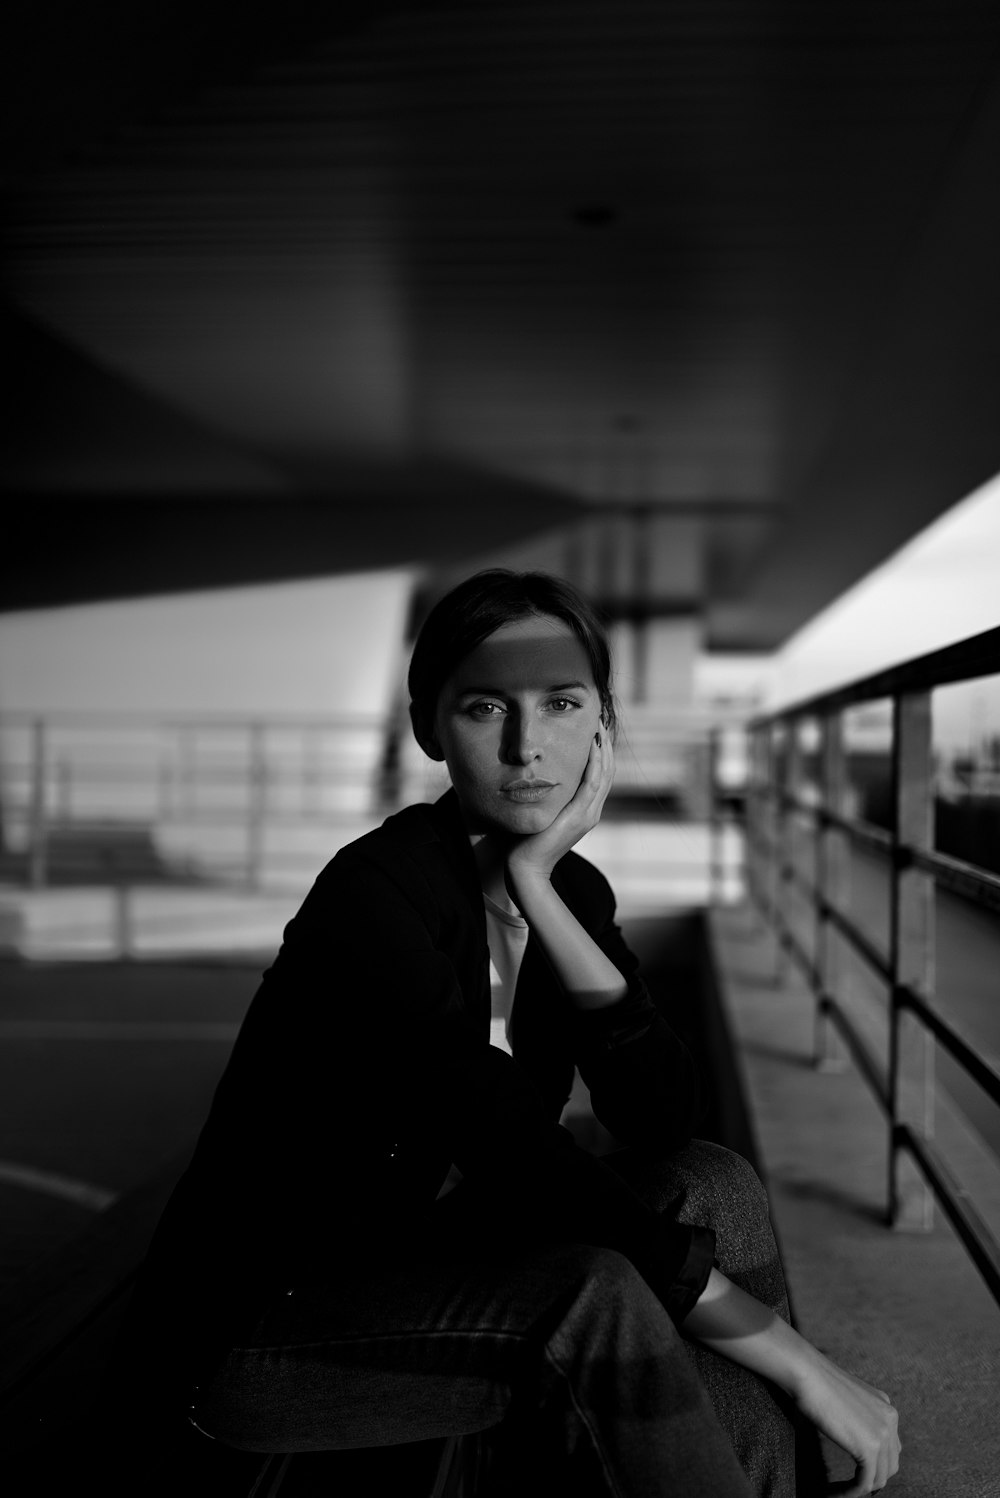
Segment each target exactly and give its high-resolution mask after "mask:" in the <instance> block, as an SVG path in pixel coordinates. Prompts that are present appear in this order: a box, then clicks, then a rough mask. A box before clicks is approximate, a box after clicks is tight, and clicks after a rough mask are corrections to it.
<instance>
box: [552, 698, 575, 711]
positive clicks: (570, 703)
mask: <svg viewBox="0 0 1000 1498" xmlns="http://www.w3.org/2000/svg"><path fill="white" fill-rule="evenodd" d="M579 705H580V704H579V703H578V702H575V701H574V700H573V698H572V697H553V698H552V701H551V702H550V703H549V707H550V708H551V709H552V711H553V712H556V713H565V712H568V711H569V709H570V708H572V707H579Z"/></svg>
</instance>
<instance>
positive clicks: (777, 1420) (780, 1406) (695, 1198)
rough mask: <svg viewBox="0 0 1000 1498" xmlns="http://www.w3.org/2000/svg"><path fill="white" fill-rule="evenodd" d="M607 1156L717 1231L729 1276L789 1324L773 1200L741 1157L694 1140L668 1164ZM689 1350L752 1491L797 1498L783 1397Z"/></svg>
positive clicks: (697, 1349)
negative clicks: (770, 1212) (773, 1224)
mask: <svg viewBox="0 0 1000 1498" xmlns="http://www.w3.org/2000/svg"><path fill="white" fill-rule="evenodd" d="M604 1159H605V1164H607V1165H610V1166H613V1167H614V1169H615V1170H616V1171H617V1172H618V1173H619V1175H621V1176H623V1177H624V1178H625V1179H626V1180H627V1181H628V1182H629V1184H630V1185H631V1186H632V1187H633V1189H634V1190H635V1191H637V1192H638V1193H639V1194H640V1195H641V1196H642V1197H643V1198H644V1200H646V1201H647V1202H648V1203H649V1204H650V1206H652V1207H654V1208H656V1210H658V1211H669V1213H670V1214H671V1216H673V1217H676V1218H677V1219H678V1220H679V1221H681V1222H692V1223H701V1224H702V1225H704V1226H705V1227H710V1228H714V1229H715V1234H716V1262H717V1263H718V1266H719V1268H720V1269H721V1271H722V1273H723V1274H725V1275H726V1276H727V1277H728V1278H729V1279H731V1280H733V1281H734V1283H735V1284H737V1285H739V1286H740V1288H741V1289H743V1290H745V1291H746V1292H747V1294H749V1295H752V1296H754V1298H755V1299H756V1300H759V1301H762V1302H763V1303H764V1304H765V1305H767V1306H770V1307H771V1309H772V1310H774V1311H776V1312H777V1313H778V1315H779V1316H782V1317H784V1319H785V1320H786V1321H787V1320H788V1297H787V1294H786V1290H785V1279H784V1274H783V1271H782V1268H781V1261H780V1258H779V1256H778V1249H777V1245H776V1243H775V1241H774V1234H773V1232H772V1230H771V1223H770V1218H769V1215H768V1203H767V1195H766V1193H765V1191H764V1188H763V1186H762V1185H761V1183H760V1180H759V1179H758V1177H757V1175H756V1174H755V1172H754V1170H753V1169H752V1167H751V1166H750V1165H749V1164H748V1163H747V1161H746V1160H744V1159H743V1157H742V1155H737V1154H734V1153H733V1152H732V1150H727V1149H723V1148H722V1146H721V1145H717V1144H710V1143H708V1142H707V1141H705V1140H700V1139H695V1140H692V1141H691V1142H690V1144H687V1145H685V1146H684V1148H683V1149H681V1150H678V1151H677V1152H676V1154H674V1155H671V1156H668V1157H665V1158H663V1159H650V1158H649V1157H648V1156H642V1155H640V1154H639V1153H637V1152H636V1151H634V1150H627V1149H626V1150H619V1151H616V1152H615V1153H614V1154H611V1155H607V1156H605V1157H604ZM685 1345H686V1346H687V1348H688V1351H689V1353H690V1356H691V1358H692V1360H693V1362H694V1365H695V1367H696V1368H697V1370H698V1375H699V1377H700V1379H701V1381H702V1383H703V1384H704V1386H705V1388H706V1389H707V1391H708V1394H709V1397H710V1399H711V1401H712V1404H713V1407H714V1409H715V1413H716V1415H717V1416H718V1419H719V1423H720V1424H721V1425H722V1427H723V1429H724V1430H725V1431H726V1434H727V1435H728V1436H729V1439H730V1441H731V1442H732V1445H733V1449H734V1450H735V1452H736V1454H737V1456H738V1458H739V1460H740V1464H741V1466H742V1467H743V1469H744V1471H745V1472H746V1474H747V1477H748V1478H749V1480H750V1484H751V1487H752V1488H753V1491H754V1492H755V1493H756V1494H758V1495H759V1498H794V1494H795V1431H794V1427H793V1425H792V1423H791V1420H790V1418H789V1408H788V1404H787V1402H786V1401H785V1400H784V1397H783V1396H782V1395H781V1394H780V1393H779V1392H778V1391H777V1390H776V1389H774V1388H773V1387H772V1386H771V1385H770V1384H768V1383H766V1382H764V1381H763V1380H761V1379H758V1378H757V1377H756V1376H755V1375H754V1374H752V1373H748V1372H747V1370H746V1369H744V1368H741V1367H739V1366H738V1365H737V1364H735V1363H731V1362H730V1361H729V1360H728V1359H727V1358H723V1357H719V1356H718V1355H717V1354H716V1353H713V1352H709V1351H708V1349H707V1348H704V1347H701V1346H700V1345H699V1344H698V1343H696V1342H693V1341H689V1342H686V1344H685Z"/></svg>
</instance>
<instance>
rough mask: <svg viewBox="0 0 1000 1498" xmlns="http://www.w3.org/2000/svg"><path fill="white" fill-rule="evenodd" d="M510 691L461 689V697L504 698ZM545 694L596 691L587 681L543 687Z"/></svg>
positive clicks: (559, 683)
mask: <svg viewBox="0 0 1000 1498" xmlns="http://www.w3.org/2000/svg"><path fill="white" fill-rule="evenodd" d="M509 690H510V689H509V688H508V687H485V686H480V687H475V686H467V687H459V689H458V695H459V696H460V697H504V696H506V695H507V693H508V691H509ZM540 690H541V691H543V692H592V691H593V690H594V689H593V687H590V686H588V685H587V683H586V682H585V681H557V682H556V683H555V685H554V686H551V687H542V688H541V689H540Z"/></svg>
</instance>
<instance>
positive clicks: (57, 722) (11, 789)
mask: <svg viewBox="0 0 1000 1498" xmlns="http://www.w3.org/2000/svg"><path fill="white" fill-rule="evenodd" d="M447 784H448V781H447V774H446V772H445V771H444V770H443V769H442V767H440V766H438V765H435V764H433V763H432V762H431V761H429V760H427V759H426V758H425V756H424V755H423V754H422V753H421V751H420V750H419V748H418V747H417V745H416V744H415V742H414V741H413V739H412V735H411V733H410V730H409V724H408V722H407V721H406V720H405V717H397V718H395V719H394V718H392V717H388V718H386V717H380V716H362V715H344V716H341V717H336V718H334V717H330V718H316V719H292V718H289V719H282V718H277V717H272V718H268V719H257V720H249V719H245V718H236V717H227V716H222V715H220V716H217V717H214V718H206V717H180V716H176V717H169V718H168V717H162V718H161V717H157V716H141V715H138V714H126V713H116V714H109V713H100V714H98V713H95V714H81V713H48V714H44V715H35V714H30V713H24V712H7V713H4V714H2V715H0V877H5V878H6V879H7V880H8V881H9V882H15V883H21V884H24V885H27V886H28V887H30V888H33V889H42V888H45V887H46V886H48V885H50V884H53V883H68V882H73V881H74V880H75V881H77V882H81V883H85V882H91V883H95V882H103V883H107V884H110V885H114V884H124V883H128V882H142V881H147V882H157V881H172V882H183V881H184V880H185V879H186V880H188V881H190V882H197V881H198V880H202V881H205V880H208V881H213V882H216V883H222V884H228V885H230V886H232V887H234V888H235V887H240V888H244V889H249V890H259V889H261V888H262V887H263V886H264V885H266V884H267V883H268V882H270V883H271V884H272V885H274V884H275V882H276V881H277V883H278V884H280V883H281V879H282V876H283V875H284V876H285V877H286V878H287V877H291V878H294V877H295V874H296V871H298V872H299V873H306V872H308V873H310V874H312V873H314V872H315V870H316V868H317V867H318V866H319V864H318V862H317V859H318V857H319V856H320V855H321V853H322V851H323V848H324V846H325V845H326V844H328V843H329V841H330V837H329V830H330V828H331V827H334V828H335V827H338V826H339V827H341V828H344V829H347V830H348V831H349V833H350V835H351V836H356V835H357V833H358V831H360V830H363V825H364V823H365V822H367V823H368V824H369V825H374V824H375V823H376V822H377V821H379V820H381V818H382V817H384V816H385V815H387V814H388V813H389V812H391V811H392V810H395V809H397V808H398V807H399V806H402V805H405V804H407V803H408V802H411V801H420V800H427V799H433V798H434V797H436V796H437V795H440V794H441V792H442V791H443V790H444V789H445V787H446V786H447ZM615 789H616V793H617V794H618V795H620V796H622V797H623V798H624V797H632V798H638V799H640V800H643V799H645V800H646V801H647V802H648V803H649V804H650V805H652V804H653V803H654V802H656V801H659V803H660V809H663V808H664V807H668V808H670V809H672V810H673V811H674V813H675V814H676V815H677V817H678V818H679V819H680V820H694V821H707V820H708V815H709V805H710V801H711V781H710V773H709V753H708V733H707V722H706V718H705V715H704V713H698V712H696V711H692V710H690V709H689V710H687V711H686V712H681V711H667V712H665V711H663V710H657V711H656V712H649V711H647V710H641V709H632V710H630V711H629V712H628V713H627V724H626V732H625V736H624V739H623V743H622V744H621V745H620V752H619V762H618V770H617V777H616V788H615Z"/></svg>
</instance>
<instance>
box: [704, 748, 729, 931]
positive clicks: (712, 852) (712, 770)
mask: <svg viewBox="0 0 1000 1498" xmlns="http://www.w3.org/2000/svg"><path fill="white" fill-rule="evenodd" d="M720 737H721V735H720V730H719V729H718V728H710V729H709V730H708V893H709V899H710V900H711V902H712V904H713V905H721V904H722V901H723V899H724V896H725V850H724V848H723V845H722V839H723V835H724V831H725V829H724V827H723V822H722V786H721V784H720V780H719V766H720V762H721V745H720Z"/></svg>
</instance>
